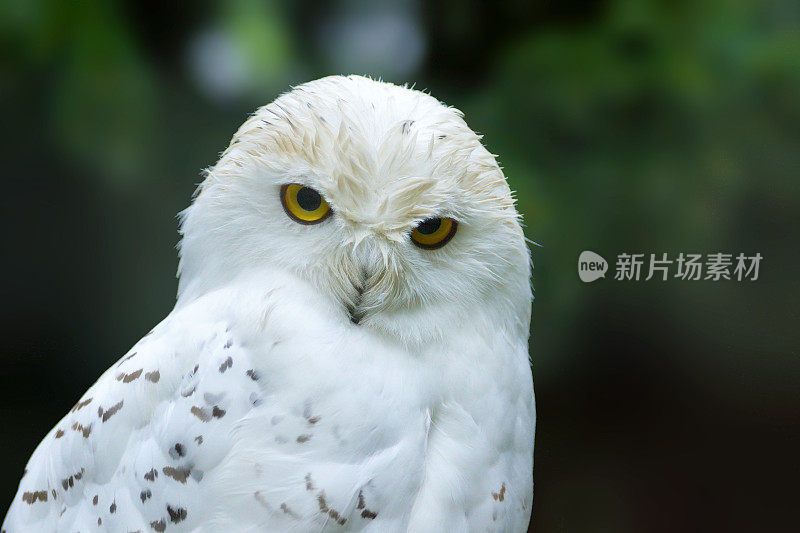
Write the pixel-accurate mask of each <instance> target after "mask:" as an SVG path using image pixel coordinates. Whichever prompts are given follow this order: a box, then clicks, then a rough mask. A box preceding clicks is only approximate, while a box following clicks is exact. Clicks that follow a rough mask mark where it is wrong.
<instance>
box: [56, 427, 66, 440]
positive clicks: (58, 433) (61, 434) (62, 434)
mask: <svg viewBox="0 0 800 533" xmlns="http://www.w3.org/2000/svg"><path fill="white" fill-rule="evenodd" d="M63 436H64V431H63V430H61V429H59V430H58V431H56V438H57V439H60V438H61V437H63Z"/></svg>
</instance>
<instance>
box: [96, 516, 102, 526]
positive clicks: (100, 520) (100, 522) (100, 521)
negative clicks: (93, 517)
mask: <svg viewBox="0 0 800 533" xmlns="http://www.w3.org/2000/svg"><path fill="white" fill-rule="evenodd" d="M97 525H98V526H102V525H103V519H102V518H100V517H99V516H98V517H97Z"/></svg>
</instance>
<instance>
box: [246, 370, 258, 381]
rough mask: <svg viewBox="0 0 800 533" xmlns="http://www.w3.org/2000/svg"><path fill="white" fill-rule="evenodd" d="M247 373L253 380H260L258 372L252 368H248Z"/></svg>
mask: <svg viewBox="0 0 800 533" xmlns="http://www.w3.org/2000/svg"><path fill="white" fill-rule="evenodd" d="M245 374H247V375H248V376H250V379H252V380H253V381H258V372H256V371H255V370H253V369H252V368H251V369H250V370H248V371H247V372H245Z"/></svg>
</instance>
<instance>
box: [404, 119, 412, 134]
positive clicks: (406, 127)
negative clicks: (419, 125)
mask: <svg viewBox="0 0 800 533" xmlns="http://www.w3.org/2000/svg"><path fill="white" fill-rule="evenodd" d="M414 122H415V121H414V120H406V121H405V122H403V125H402V126H401V129H402V131H403V135H408V132H409V130H410V129H411V126H413V125H414Z"/></svg>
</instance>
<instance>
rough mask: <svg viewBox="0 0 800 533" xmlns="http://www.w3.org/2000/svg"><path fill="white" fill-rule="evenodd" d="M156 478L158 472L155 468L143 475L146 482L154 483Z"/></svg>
mask: <svg viewBox="0 0 800 533" xmlns="http://www.w3.org/2000/svg"><path fill="white" fill-rule="evenodd" d="M157 477H158V471H157V470H156V469H155V468H151V469H150V471H149V472H147V473H146V474H145V475H144V478H145V479H146V480H147V481H155V480H156V478H157Z"/></svg>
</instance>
